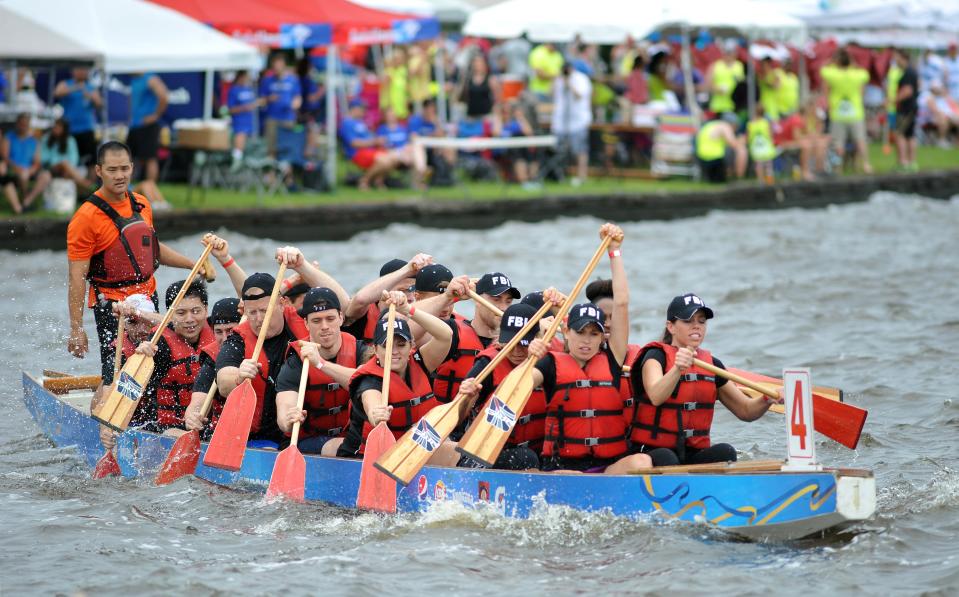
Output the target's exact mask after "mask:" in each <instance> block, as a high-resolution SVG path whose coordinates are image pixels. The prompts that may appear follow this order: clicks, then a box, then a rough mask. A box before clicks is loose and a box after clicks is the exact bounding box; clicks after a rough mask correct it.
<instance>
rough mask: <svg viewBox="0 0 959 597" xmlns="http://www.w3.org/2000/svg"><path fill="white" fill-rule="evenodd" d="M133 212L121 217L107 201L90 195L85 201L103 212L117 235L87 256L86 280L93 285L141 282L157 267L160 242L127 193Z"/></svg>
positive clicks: (141, 207) (121, 285) (122, 284)
mask: <svg viewBox="0 0 959 597" xmlns="http://www.w3.org/2000/svg"><path fill="white" fill-rule="evenodd" d="M127 198H128V199H129V200H130V206H131V208H132V209H133V213H132V214H131V215H130V217H129V218H124V217H122V216H121V215H120V214H119V213H117V210H115V209H113V208H112V207H111V206H110V204H109V203H107V202H106V201H104V200H103V199H101V198H100V197H97V196H96V195H90V196H89V197H87V201H88V202H90V203H92V204H93V205H95V206H96V207H97V208H99V209H100V211H102V212H103V213H105V214H106V215H107V216H108V217H109V218H110V220H111V221H112V222H113V225H114V226H116V227H117V230H118V231H119V232H120V236H119V237H118V238H117V239H116V240H115V241H113V244H111V245H110V246H109V247H107V248H106V249H105V250H103V251H101V252H100V253H97V254H95V255H94V256H93V257H91V258H90V270H89V272H88V273H87V280H89V281H90V284H91V285H92V286H93V287H95V288H123V287H125V286H133V285H134V284H142V283H144V282H147V281H149V280H150V278H152V277H153V272H155V271H156V270H157V268H158V267H160V241H158V240H157V236H156V231H155V230H154V229H153V227H152V226H150V225H149V224H147V223H146V220H144V219H143V218H142V217H140V211H141V210H143V207H144V206H143V205H141V204H140V203H137V202H136V201H134V199H133V195H132V194H130V193H127Z"/></svg>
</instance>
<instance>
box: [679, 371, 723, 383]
mask: <svg viewBox="0 0 959 597" xmlns="http://www.w3.org/2000/svg"><path fill="white" fill-rule="evenodd" d="M679 381H708V382H711V383H716V378H715V377H714V376H712V375H703V374H702V373H683V374H682V375H680V376H679Z"/></svg>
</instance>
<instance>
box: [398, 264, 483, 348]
mask: <svg viewBox="0 0 959 597" xmlns="http://www.w3.org/2000/svg"><path fill="white" fill-rule="evenodd" d="M474 287H475V284H472V283H471V282H470V279H469V277H468V276H457V277H455V278H453V279H452V280H450V283H449V285H447V287H446V291H445V292H443V293H442V294H438V295H436V296H431V297H430V298H428V299H423V300H421V301H416V310H417V311H419V310H421V309H422V310H423V312H424V313H429V314H430V315H432V316H434V317H439V315H440V313H442V312H443V311H446V310H447V309H450V308H451V307H452V306H453V304H454V303H455V302H456V301H459V300H462V299H464V298H465V297H466V296H467V295H468V291H469V290H470V289H471V288H474ZM410 331H411V332H413V337H414V338H415V339H416V341H417V342H420V343H422V344H425V343H426V342H428V341H429V338H428V337H427V332H426V330H425V329H423V326H421V325H419V324H418V323H416V322H415V321H410Z"/></svg>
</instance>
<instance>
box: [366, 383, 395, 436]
mask: <svg viewBox="0 0 959 597" xmlns="http://www.w3.org/2000/svg"><path fill="white" fill-rule="evenodd" d="M360 399H361V400H362V401H363V412H364V413H365V414H366V420H367V421H369V422H370V425H372V426H373V427H376V426H377V425H378V424H380V423H381V422H386V421H389V420H390V413H392V412H393V407H392V406H389V405H387V406H384V405H383V392H381V391H380V390H366V391H365V392H363V394H362V396H360Z"/></svg>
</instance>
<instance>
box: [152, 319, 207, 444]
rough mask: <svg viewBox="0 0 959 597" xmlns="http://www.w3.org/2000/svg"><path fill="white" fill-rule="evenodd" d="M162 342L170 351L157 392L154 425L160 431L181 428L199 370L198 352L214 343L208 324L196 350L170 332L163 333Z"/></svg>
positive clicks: (201, 333) (170, 329) (169, 330)
mask: <svg viewBox="0 0 959 597" xmlns="http://www.w3.org/2000/svg"><path fill="white" fill-rule="evenodd" d="M162 337H163V339H164V340H165V341H166V344H167V346H168V347H169V348H170V368H169V369H167V372H166V374H165V375H164V376H163V377H162V378H161V379H160V382H159V383H158V384H157V389H156V401H157V423H159V424H160V425H161V426H163V427H178V426H182V425H183V415H184V414H185V413H186V409H187V407H188V406H190V401H191V400H192V399H193V382H194V380H195V379H196V374H197V373H198V372H199V370H200V365H199V363H200V348H199V347H201V346H203V345H205V344H207V343H209V342H210V341H211V340H212V341H216V337H215V336H214V335H213V328H211V327H210V326H209V325H208V324H204V325H203V329H202V330H200V338H199V340H198V341H197V348H194V347H193V346H190V345H189V344H188V343H187V342H186V340H184V339H183V338H181V337H180V336H179V335H178V334H177V333H176V332H174V331H173V329H172V328H169V327H168V328H166V329H164V330H163V336H162Z"/></svg>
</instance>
